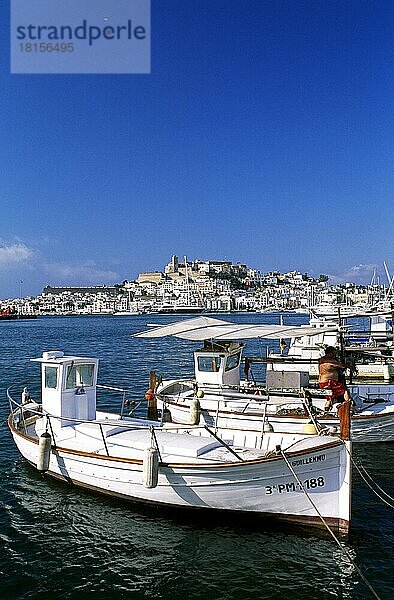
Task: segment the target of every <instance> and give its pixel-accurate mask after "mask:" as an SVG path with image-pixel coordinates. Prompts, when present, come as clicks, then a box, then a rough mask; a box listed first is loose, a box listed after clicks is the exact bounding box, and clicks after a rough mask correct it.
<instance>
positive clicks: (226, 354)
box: [194, 340, 245, 386]
mask: <svg viewBox="0 0 394 600" xmlns="http://www.w3.org/2000/svg"><path fill="white" fill-rule="evenodd" d="M244 347H245V344H243V343H238V342H231V341H220V342H218V341H210V340H205V341H204V346H203V347H202V348H200V349H199V350H196V351H195V352H194V370H195V377H196V382H197V384H198V385H202V386H203V385H209V384H211V385H234V386H237V385H239V384H240V372H239V366H240V364H241V359H242V350H243V348H244Z"/></svg>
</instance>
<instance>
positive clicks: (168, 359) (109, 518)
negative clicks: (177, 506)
mask: <svg viewBox="0 0 394 600" xmlns="http://www.w3.org/2000/svg"><path fill="white" fill-rule="evenodd" d="M179 318H180V317H175V318H174V316H170V315H169V316H162V315H160V316H154V315H147V316H145V315H142V316H130V317H127V316H126V317H122V318H114V317H112V316H100V317H94V316H86V317H40V318H39V319H37V320H33V321H23V320H22V321H10V322H8V321H5V322H3V323H0V331H1V333H0V340H1V350H2V361H1V364H0V381H1V405H0V406H1V419H2V421H4V420H5V419H6V416H7V414H8V405H7V400H6V393H5V390H6V388H7V387H8V386H9V385H10V384H15V385H16V389H19V390H22V388H23V386H24V385H28V386H29V389H30V393H31V395H32V396H33V397H34V396H35V395H37V394H38V378H37V367H36V365H35V364H34V363H33V364H32V363H30V362H29V359H30V358H31V357H34V356H39V355H41V353H42V352H43V351H44V350H49V349H53V350H62V351H64V352H65V353H67V354H76V355H80V356H95V357H98V358H100V367H99V379H100V383H104V384H108V385H111V384H114V383H115V382H116V384H117V385H118V386H119V387H123V388H127V389H129V390H133V396H132V397H131V396H130V399H131V400H134V401H137V402H138V401H139V400H141V399H142V398H143V397H144V393H145V390H146V388H147V387H148V383H149V371H150V370H152V369H154V370H156V371H157V372H158V373H160V374H162V375H163V376H165V377H171V376H178V375H180V374H183V375H185V376H186V375H188V374H190V373H191V372H192V369H193V365H192V360H191V356H192V351H193V349H195V343H193V342H188V341H185V340H172V339H171V338H169V339H167V338H166V339H163V340H160V343H157V342H154V341H153V342H152V341H150V342H147V341H146V340H143V339H141V340H139V339H136V338H131V335H132V334H133V333H136V332H137V331H141V330H143V329H144V328H145V327H146V325H147V324H148V323H152V322H154V323H157V324H165V323H169V322H172V321H173V320H178V319H179ZM186 318H187V317H186ZM231 320H235V321H238V322H251V321H252V322H256V323H278V315H274V314H272V315H264V314H255V315H251V314H239V315H235V314H232V315H231ZM307 321H308V318H307V317H306V316H302V315H295V314H292V315H289V317H288V321H287V322H288V323H289V324H290V323H291V324H296V325H299V324H304V323H307ZM263 342H264V341H263V340H255V341H253V342H249V343H248V350H249V351H250V352H254V353H255V354H257V353H259V354H264V353H265V348H264V347H263V346H264V344H263ZM269 343H270V348H272V349H275V346H272V345H274V344H275V342H273V341H271V342H269ZM256 375H257V377H258V373H256ZM119 403H120V398H119V397H118V398H114V399H113V400H112V401H111V400H108V404H107V406H106V408H108V409H111V408H112V409H113V410H118V409H119ZM141 410H142V406H141ZM140 414H143V412H141V413H140ZM0 436H1V446H0V448H1V453H2V456H1V461H0V464H1V470H2V473H1V481H2V485H1V488H0V489H1V491H0V502H1V513H0V514H1V516H0V519H1V523H0V531H1V536H2V544H1V551H0V552H1V558H0V573H1V575H2V593H1V596H2V597H4V598H7V599H8V598H9V599H11V598H15V599H16V598H18V599H19V598H38V597H39V595H40V594H43V593H45V597H46V598H57V597H59V596H60V595H61V597H62V598H82V597H85V595H86V596H87V595H88V594H94V597H95V598H107V597H111V598H123V597H125V598H126V597H130V596H132V597H135V598H138V597H140V598H144V597H150V598H170V597H171V598H184V597H185V596H186V595H187V596H188V597H191V598H201V597H204V598H212V599H213V598H218V599H219V598H220V599H230V598H256V599H257V598H275V599H276V598H278V599H279V598H282V597H283V596H285V595H286V596H287V597H289V598H302V597H310V598H334V597H338V598H360V599H361V598H369V597H370V592H369V590H368V589H367V588H366V587H365V584H364V583H363V582H362V581H360V577H359V575H358V574H357V572H356V571H355V570H354V567H353V566H352V565H350V564H348V563H347V561H346V559H345V558H344V557H343V554H342V553H341V551H340V550H339V548H338V547H337V546H336V545H335V544H334V542H333V541H332V540H331V539H329V538H328V539H327V537H325V536H321V535H318V534H315V533H311V532H306V531H305V530H300V529H298V530H294V528H290V527H288V526H282V527H281V528H279V529H278V528H277V527H275V528H272V529H271V528H268V525H267V523H266V522H264V523H261V524H260V523H259V522H258V521H256V519H254V518H253V519H245V520H244V519H241V520H239V521H237V522H236V523H234V520H233V519H228V518H227V519H226V518H225V517H224V516H223V517H218V516H217V515H215V516H214V517H207V516H206V515H204V516H203V517H202V516H200V515H191V514H190V513H182V512H180V511H178V510H177V511H176V512H174V511H172V512H168V511H165V512H163V511H162V510H161V509H152V508H141V507H137V506H136V505H134V504H132V503H125V502H122V501H115V500H110V499H107V498H103V497H100V496H96V495H94V494H91V493H89V492H84V491H81V490H79V489H77V488H73V487H71V486H67V485H65V484H62V483H59V482H54V481H51V480H50V479H48V478H47V479H46V480H45V481H43V480H42V478H41V476H40V475H39V474H38V473H37V472H36V471H35V470H34V469H32V468H31V467H29V465H26V464H25V462H24V461H23V459H22V458H21V457H20V455H19V454H18V452H17V449H16V447H15V446H14V444H13V443H12V440H11V436H10V434H9V431H8V429H7V428H6V427H5V426H3V427H1V428H0ZM355 455H356V458H358V459H359V460H361V462H362V464H363V465H364V467H365V468H366V469H367V470H368V471H369V473H370V474H371V475H372V476H373V478H374V479H375V480H376V481H377V482H379V484H380V485H381V486H382V487H383V489H385V490H386V491H387V492H388V493H389V494H390V495H391V496H393V493H394V489H393V481H392V480H393V473H392V464H393V459H394V449H393V447H392V444H391V445H390V444H376V445H367V444H360V445H359V446H358V448H356V449H355ZM393 541H394V530H393V524H392V512H391V509H390V508H389V507H387V506H385V505H383V504H381V503H380V502H379V501H378V500H377V499H376V497H375V496H374V495H373V494H372V492H371V491H370V490H368V488H366V487H365V484H364V483H363V482H362V481H361V480H360V479H359V478H358V476H357V473H354V495H353V520H352V527H351V535H350V539H349V541H348V542H347V547H348V549H349V550H350V552H351V555H352V557H353V559H354V561H355V562H356V563H357V564H358V566H359V567H360V568H361V569H362V571H363V573H364V574H365V575H366V577H367V578H368V580H369V582H370V583H371V584H372V586H373V587H374V589H375V590H376V592H377V593H378V594H379V596H380V597H381V598H382V599H386V598H387V599H388V598H389V597H391V592H392V585H393V580H392V570H393V566H394V556H393V550H392V548H393Z"/></svg>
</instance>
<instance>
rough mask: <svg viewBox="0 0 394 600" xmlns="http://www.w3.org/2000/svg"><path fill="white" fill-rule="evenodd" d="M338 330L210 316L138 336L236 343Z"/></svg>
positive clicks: (138, 334)
mask: <svg viewBox="0 0 394 600" xmlns="http://www.w3.org/2000/svg"><path fill="white" fill-rule="evenodd" d="M336 330H337V328H336V327H318V328H316V327H309V326H305V325H302V326H296V325H267V324H256V323H249V324H246V323H230V322H229V321H222V320H220V319H212V318H210V317H196V318H194V319H186V320H185V321H178V322H177V323H170V324H169V325H163V326H162V327H157V328H155V329H150V330H149V331H142V332H140V333H135V334H134V337H141V338H156V337H165V336H174V337H179V338H182V339H184V340H194V341H201V340H211V339H215V340H235V339H238V340H239V339H248V338H264V339H274V340H278V339H280V338H293V337H299V336H303V335H309V336H313V335H319V334H321V333H324V332H326V331H336Z"/></svg>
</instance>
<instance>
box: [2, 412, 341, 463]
mask: <svg viewBox="0 0 394 600" xmlns="http://www.w3.org/2000/svg"><path fill="white" fill-rule="evenodd" d="M7 423H8V427H9V429H10V431H11V432H12V433H15V435H17V436H19V437H21V438H23V439H25V440H27V441H29V442H31V443H33V444H37V445H38V443H39V442H38V439H35V438H33V437H32V436H30V435H27V434H26V433H22V432H21V431H19V429H17V428H16V427H15V425H14V423H13V420H12V414H10V415H9V416H8V419H7ZM340 445H344V446H346V444H345V441H344V440H342V439H341V438H338V439H335V440H331V441H330V442H327V443H325V444H322V445H321V446H319V447H318V448H316V447H315V448H306V449H303V450H296V451H290V452H286V451H285V452H286V456H287V457H290V458H293V457H295V456H302V455H304V454H310V453H313V452H315V451H321V450H325V449H328V448H334V447H336V446H340ZM51 450H52V451H54V452H58V453H64V454H74V455H76V456H85V457H88V458H98V459H100V460H109V461H115V462H120V463H126V464H138V465H142V464H143V460H140V459H136V458H125V457H116V456H107V455H105V454H95V453H93V452H85V451H83V450H75V449H72V448H63V447H62V446H58V445H57V444H56V443H55V444H52V445H51ZM279 460H283V457H282V456H281V455H274V456H269V457H263V458H258V459H255V460H244V461H239V462H226V463H206V462H202V463H200V464H198V463H197V464H196V463H174V462H171V463H167V462H164V461H162V462H160V466H162V467H168V468H186V467H187V468H188V469H189V468H194V469H201V468H204V469H205V468H210V469H218V468H219V469H220V468H228V467H243V466H252V465H258V464H262V463H266V462H272V461H279Z"/></svg>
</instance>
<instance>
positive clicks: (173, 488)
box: [9, 421, 351, 532]
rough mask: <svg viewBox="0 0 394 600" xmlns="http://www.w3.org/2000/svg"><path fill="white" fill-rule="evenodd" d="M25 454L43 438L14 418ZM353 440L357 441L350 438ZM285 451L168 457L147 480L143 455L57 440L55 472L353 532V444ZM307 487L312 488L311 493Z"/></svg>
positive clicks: (136, 496) (194, 504)
mask: <svg viewBox="0 0 394 600" xmlns="http://www.w3.org/2000/svg"><path fill="white" fill-rule="evenodd" d="M9 424H10V428H11V432H12V435H13V438H14V441H15V443H16V445H17V447H18V449H19V451H20V453H21V454H22V456H23V457H24V458H25V459H26V460H27V461H28V462H30V463H31V464H33V465H36V464H37V458H38V442H37V440H36V439H34V438H32V437H29V436H27V435H25V434H23V433H22V432H21V431H19V430H18V429H16V428H15V426H14V425H13V423H12V422H10V421H9ZM347 444H350V443H348V442H347ZM286 456H287V460H288V461H289V464H290V465H291V467H292V469H293V470H294V472H295V473H296V475H297V478H299V480H300V481H301V484H302V486H303V487H304V490H305V491H303V489H302V487H301V486H300V485H299V483H298V481H297V479H296V478H295V477H294V474H293V473H292V471H291V470H290V468H289V467H288V465H287V464H286V461H285V459H284V458H283V456H281V455H278V456H274V457H273V458H266V459H260V460H253V461H247V462H236V463H234V462H233V463H214V464H209V463H205V462H204V463H202V464H177V463H174V464H168V463H162V464H161V465H160V469H159V477H158V485H157V487H155V488H152V489H149V488H146V487H144V485H143V484H142V479H143V478H142V472H143V464H142V461H139V460H132V459H125V458H119V457H115V456H105V455H98V454H90V453H87V452H79V451H76V450H71V449H68V448H61V447H59V446H58V447H56V448H54V447H52V450H51V455H50V463H49V469H48V471H47V473H48V475H51V476H53V477H56V478H60V479H63V480H65V481H67V482H69V483H72V484H74V485H77V486H81V487H85V488H89V489H92V490H95V491H98V492H101V493H104V494H108V495H112V496H116V497H119V498H123V499H128V500H133V501H138V502H146V503H151V504H156V505H163V506H171V507H182V508H193V509H208V510H219V511H226V512H242V513H248V514H249V513H250V514H254V513H258V514H259V515H261V516H266V517H267V516H269V517H270V518H272V519H279V520H284V521H291V522H294V523H298V524H300V525H315V526H324V525H323V522H322V520H321V518H320V517H319V515H318V514H317V511H316V508H314V506H313V505H312V503H311V500H312V501H313V504H314V505H315V506H316V507H317V509H318V511H319V513H320V514H321V515H322V517H323V518H324V520H325V522H326V523H327V524H329V525H330V526H331V527H333V528H334V529H336V530H339V531H343V532H347V530H348V527H349V522H350V477H351V468H350V463H349V461H350V449H349V448H348V447H346V445H345V444H344V443H342V442H340V441H338V442H337V441H334V442H333V441H332V440H331V442H330V443H327V444H325V445H324V444H323V445H321V446H320V447H319V448H314V449H308V450H303V451H298V452H286ZM305 492H306V493H305Z"/></svg>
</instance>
